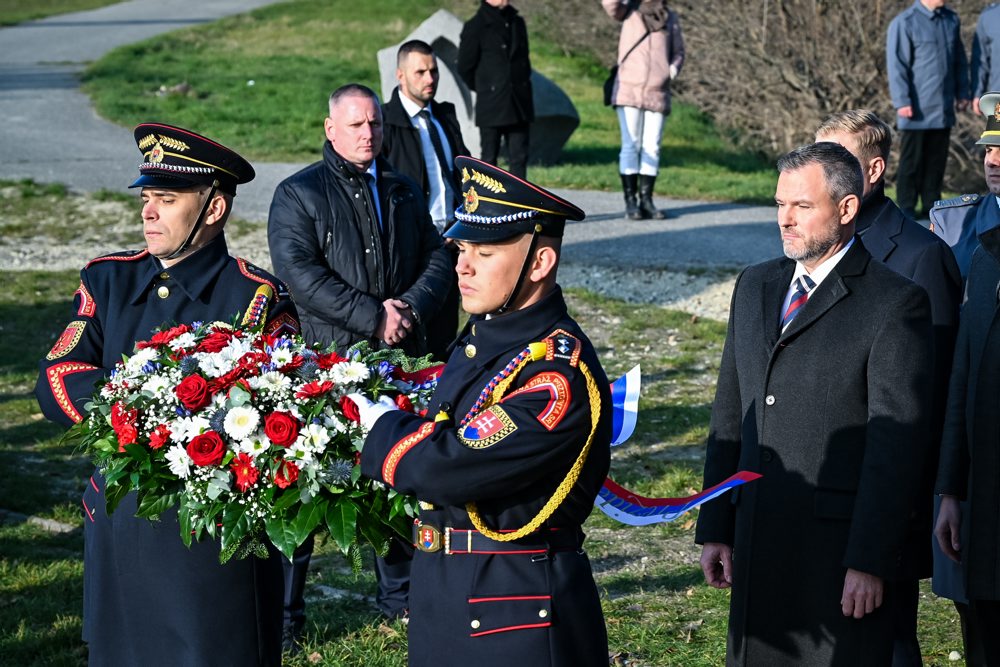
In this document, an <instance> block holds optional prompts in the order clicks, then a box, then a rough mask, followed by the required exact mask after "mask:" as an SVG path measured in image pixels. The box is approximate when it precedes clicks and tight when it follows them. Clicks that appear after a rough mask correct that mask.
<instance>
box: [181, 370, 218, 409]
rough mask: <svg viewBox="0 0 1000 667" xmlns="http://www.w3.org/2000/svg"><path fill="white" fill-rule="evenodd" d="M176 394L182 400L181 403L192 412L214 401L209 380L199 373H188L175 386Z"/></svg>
mask: <svg viewBox="0 0 1000 667" xmlns="http://www.w3.org/2000/svg"><path fill="white" fill-rule="evenodd" d="M174 394H176V396H177V398H178V400H180V402H181V405H183V406H184V407H185V408H187V409H188V410H191V411H192V412H194V411H197V410H201V409H202V408H203V407H205V406H206V405H208V404H209V403H211V402H212V395H211V392H210V391H209V389H208V382H206V381H205V378H203V377H202V376H200V375H198V374H197V373H195V374H192V375H188V376H187V377H186V378H184V379H183V380H181V382H180V384H178V385H177V386H176V387H174Z"/></svg>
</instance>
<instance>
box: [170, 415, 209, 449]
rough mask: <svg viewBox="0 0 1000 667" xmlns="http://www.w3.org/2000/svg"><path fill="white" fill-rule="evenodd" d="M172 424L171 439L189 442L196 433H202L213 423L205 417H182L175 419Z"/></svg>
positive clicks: (184, 442)
mask: <svg viewBox="0 0 1000 667" xmlns="http://www.w3.org/2000/svg"><path fill="white" fill-rule="evenodd" d="M169 426H170V439H171V440H173V441H174V442H178V443H181V444H187V443H189V442H191V439H192V438H194V436H196V435H201V434H202V433H204V432H205V431H207V430H208V429H210V428H211V427H212V425H211V424H210V423H209V422H208V420H207V419H205V418H204V417H181V418H180V419H175V420H174V421H173V422H172V423H170V424H169Z"/></svg>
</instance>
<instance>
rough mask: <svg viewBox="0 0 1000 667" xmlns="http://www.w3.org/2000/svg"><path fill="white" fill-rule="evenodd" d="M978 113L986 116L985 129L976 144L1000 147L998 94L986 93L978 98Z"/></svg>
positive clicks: (999, 101)
mask: <svg viewBox="0 0 1000 667" xmlns="http://www.w3.org/2000/svg"><path fill="white" fill-rule="evenodd" d="M979 111H981V112H982V114H983V115H984V116H986V129H985V130H983V136H982V137H980V138H979V141H977V142H976V143H977V144H979V145H981V146H1000V93H986V94H985V95H983V96H982V97H980V98H979Z"/></svg>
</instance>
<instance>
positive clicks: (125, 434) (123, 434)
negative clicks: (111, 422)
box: [115, 424, 139, 452]
mask: <svg viewBox="0 0 1000 667" xmlns="http://www.w3.org/2000/svg"><path fill="white" fill-rule="evenodd" d="M115 436H117V438H118V451H119V452H124V451H125V445H131V444H132V443H134V442H135V441H136V440H138V439H139V431H138V430H137V429H136V428H135V426H133V425H132V424H122V425H121V426H119V427H118V430H116V431H115Z"/></svg>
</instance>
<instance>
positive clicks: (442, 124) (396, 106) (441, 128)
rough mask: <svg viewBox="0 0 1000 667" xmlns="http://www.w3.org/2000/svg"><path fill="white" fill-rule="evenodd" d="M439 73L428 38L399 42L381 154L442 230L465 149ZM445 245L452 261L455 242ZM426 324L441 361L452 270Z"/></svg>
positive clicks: (453, 328)
mask: <svg viewBox="0 0 1000 667" xmlns="http://www.w3.org/2000/svg"><path fill="white" fill-rule="evenodd" d="M440 78H441V75H440V73H439V71H438V62H437V57H435V55H434V51H433V50H432V49H431V47H430V45H429V44H427V43H426V42H422V41H420V40H416V39H415V40H410V41H408V42H406V43H404V44H403V45H401V46H400V47H399V51H397V52H396V80H397V81H398V82H399V85H398V86H396V88H395V89H394V90H393V91H392V96H391V97H390V98H389V101H388V102H386V103H385V104H383V105H382V118H383V123H384V124H383V133H382V155H383V156H385V158H386V159H387V160H388V161H389V163H390V164H392V166H393V168H394V169H395V170H396V171H398V172H399V173H401V174H403V175H404V176H408V177H410V178H411V179H413V181H414V182H415V183H416V184H417V185H419V186H420V187H421V188H423V192H424V198H425V199H426V200H427V206H428V209H429V211H430V216H431V220H433V221H434V226H435V227H437V230H438V231H439V232H442V233H443V232H444V231H445V230H446V229H447V228H448V227H450V226H451V224H452V223H453V222H454V221H455V208H456V207H457V206H458V204H459V198H460V196H461V193H462V188H461V183H460V182H459V174H458V171H457V170H456V169H455V156H456V155H467V154H468V152H469V151H468V149H467V148H466V147H465V143H464V142H463V141H462V130H461V128H460V127H459V125H458V117H457V116H456V114H455V105H454V104H452V103H451V102H438V101H437V100H435V99H434V95H435V94H436V93H437V88H438V81H440ZM448 249H449V255H450V257H451V259H452V266H453V267H454V265H455V249H454V246H449V248H448ZM426 330H427V349H428V351H429V352H430V353H431V354H433V355H434V357H435V358H436V359H439V360H441V361H444V360H445V359H447V358H448V355H447V349H448V346H449V345H450V344H451V342H452V341H453V340H454V339H455V335H456V334H457V333H458V284H457V283H456V282H455V280H454V276H452V282H451V288H450V289H449V290H448V297H447V299H445V301H444V303H443V304H441V309H440V310H439V311H438V312H437V314H436V315H434V316H433V317H431V318H430V320H429V321H428V322H427V327H426Z"/></svg>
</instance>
